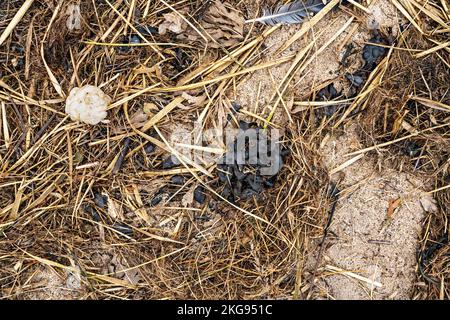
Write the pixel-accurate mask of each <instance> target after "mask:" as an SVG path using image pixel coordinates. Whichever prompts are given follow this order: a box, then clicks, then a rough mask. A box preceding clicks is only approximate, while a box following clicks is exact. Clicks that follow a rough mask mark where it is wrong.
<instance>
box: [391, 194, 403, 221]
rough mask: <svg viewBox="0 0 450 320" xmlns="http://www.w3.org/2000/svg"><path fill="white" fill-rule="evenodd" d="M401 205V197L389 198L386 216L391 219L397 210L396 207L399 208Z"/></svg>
mask: <svg viewBox="0 0 450 320" xmlns="http://www.w3.org/2000/svg"><path fill="white" fill-rule="evenodd" d="M401 205H402V199H401V198H397V199H394V200H390V201H389V207H388V210H387V218H388V219H393V218H394V213H395V212H396V211H397V209H398V208H400V206H401Z"/></svg>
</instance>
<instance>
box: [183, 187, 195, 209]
mask: <svg viewBox="0 0 450 320" xmlns="http://www.w3.org/2000/svg"><path fill="white" fill-rule="evenodd" d="M194 190H195V188H194V187H192V188H191V189H190V190H189V191H188V192H186V193H185V194H184V196H183V198H182V199H181V204H182V206H183V207H184V208H188V207H191V206H192V204H193V203H194Z"/></svg>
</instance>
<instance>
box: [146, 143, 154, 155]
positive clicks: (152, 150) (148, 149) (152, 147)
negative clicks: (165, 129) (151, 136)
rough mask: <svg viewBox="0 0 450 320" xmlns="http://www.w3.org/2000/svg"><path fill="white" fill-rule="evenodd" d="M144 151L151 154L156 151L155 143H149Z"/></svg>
mask: <svg viewBox="0 0 450 320" xmlns="http://www.w3.org/2000/svg"><path fill="white" fill-rule="evenodd" d="M144 151H145V153H146V154H151V153H153V152H154V151H155V145H154V144H153V143H150V142H149V143H147V144H146V145H145V147H144Z"/></svg>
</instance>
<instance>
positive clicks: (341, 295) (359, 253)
mask: <svg viewBox="0 0 450 320" xmlns="http://www.w3.org/2000/svg"><path fill="white" fill-rule="evenodd" d="M357 130H358V126H357V125H352V126H351V127H349V128H347V129H346V132H345V134H343V135H341V136H332V137H329V139H328V140H327V141H326V142H325V143H324V145H323V148H322V154H323V157H324V161H325V164H326V165H327V167H328V169H330V170H333V169H334V168H336V167H338V166H339V165H341V164H342V163H344V162H346V161H347V160H348V159H349V157H346V156H345V154H346V153H349V152H352V151H355V150H358V149H361V148H362V146H361V145H360V144H359V140H358V135H357ZM342 173H343V176H344V179H343V181H342V182H341V183H340V184H339V189H340V190H341V196H340V199H339V201H338V204H337V207H336V211H335V213H334V216H333V219H332V223H331V226H330V228H329V233H328V237H327V240H326V242H325V247H324V250H323V255H322V258H321V262H320V264H319V272H318V273H317V274H316V288H315V290H316V293H317V294H319V296H321V297H325V298H332V299H409V298H411V290H412V286H413V284H414V282H415V268H416V250H417V248H418V235H419V233H420V230H421V228H422V225H421V221H422V219H423V217H424V214H425V211H424V209H423V207H422V205H421V201H420V200H421V199H422V198H424V197H426V195H425V194H424V189H425V184H426V183H425V182H424V181H422V180H420V179H418V178H417V177H414V176H413V175H411V174H408V173H401V172H397V171H394V170H390V169H385V168H383V169H381V170H379V167H378V166H377V163H376V162H375V161H374V160H373V159H370V158H369V157H367V156H364V157H363V158H361V159H360V160H358V161H357V162H355V163H353V164H352V165H350V166H348V167H347V168H345V169H344V170H342ZM342 173H338V174H335V175H334V176H332V180H336V179H337V176H341V177H342ZM398 199H399V201H398V202H397V203H398V205H395V204H394V201H396V200H398ZM389 207H391V208H394V209H395V210H394V211H393V215H392V218H391V219H388V212H389V210H388V208H389ZM316 248H317V249H316V250H314V251H315V252H316V254H314V255H313V256H314V257H313V258H312V259H311V261H310V263H311V265H310V267H311V268H312V269H314V267H312V266H315V263H316V258H317V255H318V252H319V248H318V247H316ZM327 266H331V267H327ZM333 267H337V268H339V269H343V270H345V271H351V272H353V273H355V274H357V275H360V276H362V277H364V278H367V279H368V280H369V281H367V282H366V281H364V280H363V281H361V280H358V279H355V278H353V277H349V276H347V275H346V274H345V273H342V272H335V270H332V269H333ZM371 282H372V283H371ZM374 282H378V284H379V285H380V286H375V285H374V284H373V283H374Z"/></svg>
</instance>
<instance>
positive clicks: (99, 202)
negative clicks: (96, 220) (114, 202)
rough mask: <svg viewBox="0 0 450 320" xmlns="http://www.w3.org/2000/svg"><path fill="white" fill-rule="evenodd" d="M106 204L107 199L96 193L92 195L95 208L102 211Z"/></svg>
mask: <svg viewBox="0 0 450 320" xmlns="http://www.w3.org/2000/svg"><path fill="white" fill-rule="evenodd" d="M107 202H108V197H106V196H104V195H102V194H100V193H98V192H96V193H94V203H95V205H96V206H97V207H99V208H100V209H103V208H105V207H106V204H107Z"/></svg>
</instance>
